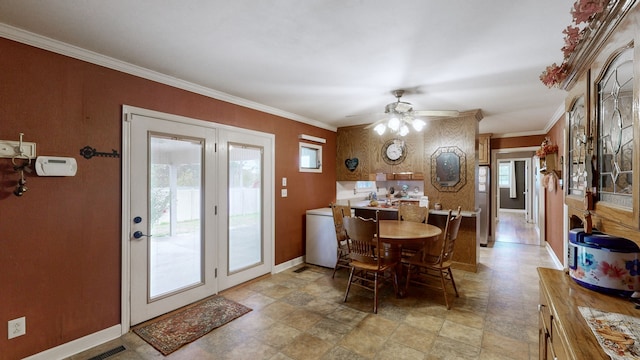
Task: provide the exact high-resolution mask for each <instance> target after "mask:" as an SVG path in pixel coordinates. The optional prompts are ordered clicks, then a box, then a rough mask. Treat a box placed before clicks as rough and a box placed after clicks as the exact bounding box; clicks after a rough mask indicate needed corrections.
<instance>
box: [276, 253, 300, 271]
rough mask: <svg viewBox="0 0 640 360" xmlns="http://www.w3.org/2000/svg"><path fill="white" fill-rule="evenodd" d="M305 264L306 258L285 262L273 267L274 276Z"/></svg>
mask: <svg viewBox="0 0 640 360" xmlns="http://www.w3.org/2000/svg"><path fill="white" fill-rule="evenodd" d="M300 264H304V256H300V257H297V258H295V259H291V260H289V261H285V262H283V263H281V264H278V265H276V266H274V267H273V271H272V272H271V273H272V274H277V273H279V272H282V271H285V270H287V269H289V268H292V267H294V266H296V265H300Z"/></svg>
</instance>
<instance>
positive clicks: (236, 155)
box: [122, 106, 275, 331]
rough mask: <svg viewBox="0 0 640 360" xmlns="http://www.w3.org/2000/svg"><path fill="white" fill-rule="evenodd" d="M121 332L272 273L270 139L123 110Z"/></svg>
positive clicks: (208, 125)
mask: <svg viewBox="0 0 640 360" xmlns="http://www.w3.org/2000/svg"><path fill="white" fill-rule="evenodd" d="M123 115H124V122H123V155H124V156H123V250H122V251H123V280H122V281H123V288H122V292H123V295H122V296H123V297H122V307H123V309H122V313H123V315H122V323H123V325H125V327H124V328H123V330H125V331H126V330H128V327H129V326H130V325H135V324H138V323H141V322H143V321H146V320H148V319H151V318H153V317H156V316H159V315H162V314H165V313H167V312H170V311H173V310H175V309H177V308H180V307H182V306H184V305H188V304H190V303H192V302H195V301H197V300H200V299H202V298H205V297H207V296H210V295H213V294H216V293H217V292H218V291H219V290H223V289H226V288H229V287H232V286H234V285H237V284H240V283H242V282H245V281H247V280H251V279H253V278H256V277H258V276H261V275H264V274H267V273H270V272H271V270H272V267H273V261H274V259H273V250H272V249H273V237H274V230H273V222H274V217H273V203H274V190H273V187H274V184H273V176H274V175H273V174H274V164H273V153H274V139H275V138H274V136H273V135H271V134H265V133H260V132H255V131H249V130H243V129H238V128H233V127H229V126H223V125H219V124H214V123H209V122H205V121H201V120H195V119H189V118H184V117H180V116H176V115H170V114H164V113H158V112H155V111H151V110H145V109H138V108H134V107H129V106H124V108H123Z"/></svg>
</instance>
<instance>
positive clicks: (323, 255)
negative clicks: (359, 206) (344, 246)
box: [305, 207, 353, 269]
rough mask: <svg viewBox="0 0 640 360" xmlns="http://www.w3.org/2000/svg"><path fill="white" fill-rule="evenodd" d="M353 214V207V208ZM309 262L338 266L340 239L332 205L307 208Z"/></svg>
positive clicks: (306, 258)
mask: <svg viewBox="0 0 640 360" xmlns="http://www.w3.org/2000/svg"><path fill="white" fill-rule="evenodd" d="M351 213H352V216H353V209H352V210H351ZM306 235H307V239H306V245H307V253H306V257H305V261H306V262H307V263H308V264H313V265H319V266H324V267H328V268H331V269H333V268H334V267H335V266H336V260H337V249H338V241H337V240H336V230H335V226H334V224H333V213H332V212H331V208H330V207H326V208H319V209H311V210H307V234H306Z"/></svg>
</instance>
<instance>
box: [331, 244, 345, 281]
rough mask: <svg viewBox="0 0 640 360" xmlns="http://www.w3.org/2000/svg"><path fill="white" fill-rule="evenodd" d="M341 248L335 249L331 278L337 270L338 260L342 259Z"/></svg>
mask: <svg viewBox="0 0 640 360" xmlns="http://www.w3.org/2000/svg"><path fill="white" fill-rule="evenodd" d="M342 256H343V255H342V249H340V248H338V249H337V256H336V266H334V267H333V274H331V278H332V279H333V278H334V277H335V276H336V271H338V265H339V264H340V260H341V259H342Z"/></svg>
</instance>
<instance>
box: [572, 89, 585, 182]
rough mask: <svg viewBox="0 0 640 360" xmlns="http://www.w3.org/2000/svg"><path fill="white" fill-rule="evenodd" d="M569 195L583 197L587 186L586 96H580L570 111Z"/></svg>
mask: <svg viewBox="0 0 640 360" xmlns="http://www.w3.org/2000/svg"><path fill="white" fill-rule="evenodd" d="M568 116H569V159H570V161H569V169H568V170H569V178H568V180H569V186H568V192H569V195H583V194H584V192H585V189H586V186H587V171H586V168H585V164H587V159H586V147H587V133H586V122H585V111H584V96H580V98H578V100H576V102H575V103H574V104H573V107H572V108H571V110H570V111H569V114H568Z"/></svg>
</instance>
